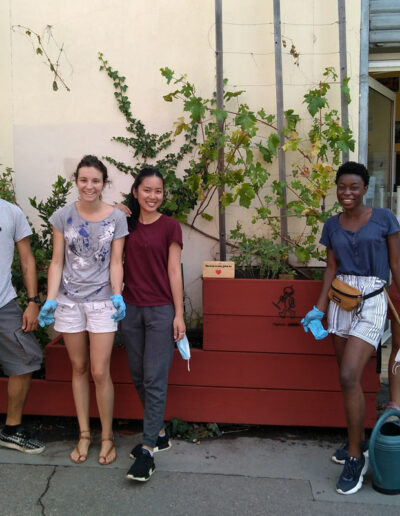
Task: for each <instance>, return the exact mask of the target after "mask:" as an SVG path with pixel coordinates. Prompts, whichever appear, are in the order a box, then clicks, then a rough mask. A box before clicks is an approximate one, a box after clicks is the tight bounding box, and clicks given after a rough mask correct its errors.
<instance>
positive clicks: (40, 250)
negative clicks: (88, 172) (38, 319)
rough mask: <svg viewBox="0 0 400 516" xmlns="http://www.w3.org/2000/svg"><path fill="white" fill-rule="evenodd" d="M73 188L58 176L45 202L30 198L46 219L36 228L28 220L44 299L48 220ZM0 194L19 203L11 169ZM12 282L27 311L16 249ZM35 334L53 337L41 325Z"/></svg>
mask: <svg viewBox="0 0 400 516" xmlns="http://www.w3.org/2000/svg"><path fill="white" fill-rule="evenodd" d="M71 188H72V183H71V182H70V181H67V180H66V179H64V178H63V177H61V176H58V178H57V181H56V182H55V183H53V185H52V191H51V194H50V196H49V197H48V198H47V199H46V200H45V201H40V202H39V203H38V202H37V200H36V197H33V198H31V199H29V201H30V203H31V205H32V206H33V207H34V208H35V209H36V210H37V211H38V213H39V217H40V218H41V219H42V221H43V223H42V224H41V229H40V230H39V231H37V230H36V229H35V228H34V227H33V226H32V224H31V223H30V221H29V220H28V222H29V224H30V226H31V230H32V236H31V238H30V241H31V248H32V253H33V256H34V258H35V261H36V270H37V275H38V287H39V292H40V293H41V295H42V298H45V297H46V294H47V272H48V268H49V265H50V261H51V256H52V249H53V246H52V238H51V226H50V224H49V222H48V219H49V217H50V215H51V214H52V213H53V212H54V211H55V210H57V209H58V208H61V207H62V206H65V204H66V202H67V195H68V192H69V191H70V190H71ZM0 197H1V198H2V199H5V200H6V201H9V202H12V203H14V204H17V202H16V196H15V187H14V181H13V170H12V169H11V168H6V171H5V172H3V173H2V174H1V175H0ZM12 283H13V285H14V288H15V290H16V292H17V296H18V303H19V305H20V307H21V308H22V310H25V308H26V306H27V293H26V289H25V285H24V277H23V273H22V269H21V263H20V260H19V255H18V252H17V251H15V252H14V259H13V264H12ZM35 335H36V337H37V339H38V340H39V342H40V343H41V344H42V345H45V344H47V343H48V342H49V340H50V339H49V336H48V333H47V328H38V329H37V330H36V331H35Z"/></svg>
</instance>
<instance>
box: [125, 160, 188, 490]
mask: <svg viewBox="0 0 400 516" xmlns="http://www.w3.org/2000/svg"><path fill="white" fill-rule="evenodd" d="M131 193H132V196H131V199H130V204H129V208H130V212H131V215H130V217H129V218H128V228H129V235H128V237H127V239H126V243H125V265H124V284H125V286H124V291H123V297H124V301H125V303H126V317H125V319H124V320H123V322H122V324H121V331H122V335H123V339H124V343H125V347H126V351H127V354H128V360H129V368H130V373H131V377H132V381H133V383H134V385H135V387H136V390H137V392H138V394H139V397H140V399H141V401H142V404H143V408H144V417H143V439H142V443H141V444H139V445H137V446H135V448H133V450H132V452H131V458H134V459H135V462H134V463H133V465H132V467H131V468H130V470H129V471H128V474H127V477H128V478H130V479H133V480H138V481H141V482H145V481H146V480H148V479H149V478H150V476H151V475H152V473H153V472H154V469H155V465H154V459H153V453H154V452H157V451H162V450H167V449H169V448H170V447H171V443H170V441H169V438H168V435H167V434H166V432H165V426H164V421H163V417H164V409H165V401H166V396H167V384H168V373H169V369H170V366H171V362H172V357H173V351H174V342H176V341H178V340H180V339H181V338H182V337H183V336H184V335H185V331H186V328H185V322H184V320H183V287H182V273H181V250H182V230H181V227H180V225H179V224H178V222H177V221H176V220H175V219H172V218H170V217H167V216H166V215H162V214H161V213H160V212H159V211H158V209H159V207H160V205H161V203H162V201H163V195H164V179H163V177H162V175H161V173H160V172H159V171H158V170H157V169H156V168H153V167H146V168H143V169H142V170H141V172H140V173H139V174H138V176H137V177H136V179H135V182H134V184H133V186H132V192H131Z"/></svg>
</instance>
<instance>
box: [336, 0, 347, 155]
mask: <svg viewBox="0 0 400 516" xmlns="http://www.w3.org/2000/svg"><path fill="white" fill-rule="evenodd" d="M338 14H339V55H340V82H341V83H343V80H344V79H345V77H347V42H346V5H345V0H338ZM340 105H341V112H342V114H341V121H342V126H343V127H346V128H347V127H348V125H349V109H348V104H347V99H346V95H345V94H344V92H343V90H340ZM346 161H349V153H348V151H343V152H342V163H345V162H346Z"/></svg>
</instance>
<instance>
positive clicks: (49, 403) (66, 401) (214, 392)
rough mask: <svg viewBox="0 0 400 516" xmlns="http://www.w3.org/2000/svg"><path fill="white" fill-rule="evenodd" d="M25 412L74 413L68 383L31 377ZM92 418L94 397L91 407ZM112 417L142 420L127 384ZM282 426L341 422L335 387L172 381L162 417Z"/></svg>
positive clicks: (1, 404) (0, 404) (370, 417)
mask: <svg viewBox="0 0 400 516" xmlns="http://www.w3.org/2000/svg"><path fill="white" fill-rule="evenodd" d="M6 393H7V381H6V379H5V378H0V412H1V413H5V411H6ZM24 413H25V414H35V415H49V416H74V415H75V410H74V407H73V400H72V391H71V384H70V382H49V381H45V380H34V381H33V382H32V387H31V391H30V394H29V397H28V401H27V405H26V409H25V412H24ZM90 413H91V416H92V417H97V416H98V414H97V410H96V407H95V406H94V396H93V395H92V404H91V410H90ZM114 417H116V418H123V419H141V418H142V417H143V412H142V409H141V407H140V402H139V399H138V397H137V394H136V392H135V390H134V388H133V386H132V385H128V384H116V385H115V410H114ZM172 417H179V418H181V419H184V420H186V421H195V422H196V421H197V422H210V423H211V422H215V423H236V424H261V425H285V426H319V427H345V418H344V412H343V405H342V396H341V393H339V392H313V391H285V390H276V389H273V390H270V389H241V388H224V387H192V386H178V385H172V386H170V387H169V389H168V400H167V408H166V413H165V418H166V419H171V418H172ZM375 421H376V394H372V393H369V394H366V417H365V426H366V427H367V428H372V427H373V425H374V424H375Z"/></svg>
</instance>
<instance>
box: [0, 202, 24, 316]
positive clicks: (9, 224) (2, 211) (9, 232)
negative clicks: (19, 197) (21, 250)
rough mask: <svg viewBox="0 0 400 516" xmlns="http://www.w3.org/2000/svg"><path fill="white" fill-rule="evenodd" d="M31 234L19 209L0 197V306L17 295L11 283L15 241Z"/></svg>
mask: <svg viewBox="0 0 400 516" xmlns="http://www.w3.org/2000/svg"><path fill="white" fill-rule="evenodd" d="M31 234H32V231H31V228H30V227H29V224H28V221H27V220H26V217H25V215H24V214H23V213H22V211H21V209H20V208H18V206H15V204H11V203H9V202H7V201H4V200H3V199H0V249H1V251H0V308H1V307H3V306H5V305H6V304H7V303H9V302H10V301H11V300H12V299H14V298H15V297H17V294H16V293H15V290H14V287H13V286H12V284H11V265H12V261H13V256H14V245H15V242H19V241H20V240H22V239H23V238H25V237H27V236H29V235H31Z"/></svg>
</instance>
